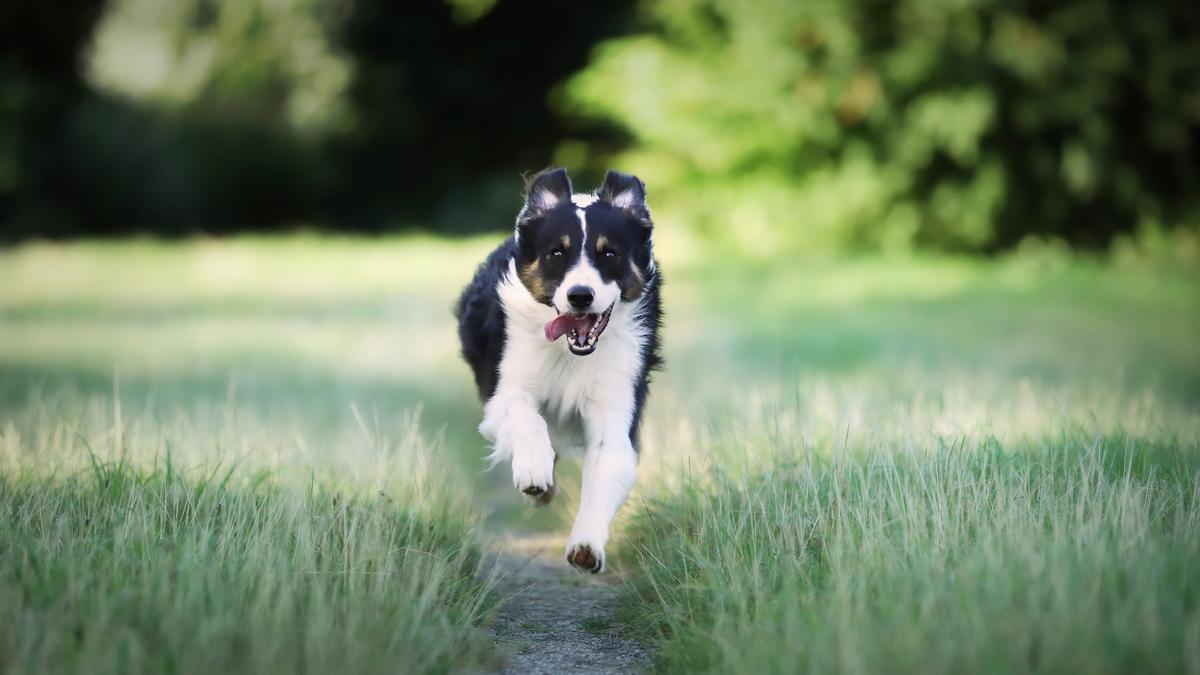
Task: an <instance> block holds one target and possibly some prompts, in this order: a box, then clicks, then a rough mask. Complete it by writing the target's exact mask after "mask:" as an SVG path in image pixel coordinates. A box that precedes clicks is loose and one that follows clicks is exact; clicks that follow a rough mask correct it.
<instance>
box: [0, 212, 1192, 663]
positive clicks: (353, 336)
mask: <svg viewBox="0 0 1200 675" xmlns="http://www.w3.org/2000/svg"><path fill="white" fill-rule="evenodd" d="M661 234H662V235H663V236H662V237H657V236H656V239H659V240H660V243H661V244H662V250H663V258H664V260H663V266H664V269H665V271H666V274H667V280H668V284H667V287H666V307H667V310H668V315H669V319H668V322H667V328H666V334H665V345H666V356H667V360H668V363H667V369H666V370H665V371H664V372H662V373H661V374H660V375H659V376H658V378H657V379H656V381H655V385H654V388H653V391H652V396H651V401H650V408H649V410H648V411H647V415H646V418H645V419H646V426H645V428H644V433H643V461H642V477H641V479H640V480H641V482H640V485H639V487H638V489H637V491H636V493H635V495H634V498H633V499H632V500H631V503H630V506H629V507H627V508H626V510H625V512H624V514H623V516H622V519H621V521H622V524H623V529H622V530H621V531H619V532H617V533H616V535H615V536H614V538H613V541H612V545H613V546H614V547H616V548H617V549H619V550H618V551H617V553H618V555H617V559H616V562H617V566H618V567H619V569H620V571H621V572H622V573H623V575H624V578H625V580H626V584H625V595H624V597H625V600H626V602H625V606H624V610H623V614H622V617H623V620H624V623H625V624H626V625H624V626H622V630H623V631H626V630H628V631H632V632H633V633H635V634H640V635H641V636H643V637H645V638H647V639H649V640H652V641H653V642H655V643H656V645H657V646H658V656H657V661H656V666H657V667H658V669H660V670H662V671H666V672H680V671H709V672H741V671H749V670H752V669H753V670H761V671H766V672H797V671H816V672H828V671H833V672H872V671H881V670H882V671H888V672H915V671H921V672H925V671H931V672H936V671H942V672H946V671H1012V670H1019V671H1038V672H1063V671H1070V672H1075V671H1083V672H1112V671H1128V670H1137V671H1146V672H1151V671H1171V672H1179V671H1192V672H1195V671H1197V669H1200V619H1198V611H1200V610H1198V609H1197V602H1198V589H1197V583H1196V582H1195V579H1197V578H1200V570H1198V569H1197V562H1196V561H1197V560H1200V556H1198V555H1197V553H1198V551H1197V542H1198V541H1200V527H1198V522H1197V521H1198V518H1200V516H1198V515H1197V514H1198V511H1200V506H1198V504H1197V497H1196V492H1197V485H1198V481H1200V477H1198V476H1200V471H1198V466H1197V462H1198V461H1200V460H1198V456H1200V441H1198V439H1200V350H1198V349H1196V341H1195V337H1194V336H1196V335H1200V290H1197V289H1200V283H1198V281H1200V279H1198V277H1197V274H1196V272H1195V270H1189V269H1177V268H1158V267H1155V266H1152V265H1148V264H1142V263H1137V262H1136V261H1133V262H1129V263H1126V264H1119V265H1118V264H1105V263H1099V262H1095V261H1089V260H1086V259H1069V258H1064V257H1061V256H1058V255H1022V256H1017V257H1011V258H1005V259H1000V260H994V261H979V260H966V259H895V260H893V259H864V260H855V259H844V260H827V261H820V260H816V261H775V262H757V263H751V262H747V261H741V262H732V261H729V260H723V259H720V258H706V257H705V256H704V254H703V253H702V252H703V250H704V249H703V247H696V246H691V247H688V246H685V245H680V244H681V242H674V241H672V235H671V233H670V232H669V231H667V230H666V229H665V228H664V231H663V232H662V233H661ZM493 243H494V242H491V241H486V240H473V241H463V242H454V243H451V242H442V241H436V240H429V239H383V240H352V239H346V240H341V239H320V238H311V237H290V238H284V239H236V240H231V241H193V242H187V243H179V244H163V243H155V242H149V241H131V242H120V243H88V242H84V243H77V244H71V245H30V246H25V247H22V248H19V249H15V250H10V251H5V252H0V289H3V292H0V516H2V519H0V667H3V668H6V669H7V670H10V671H14V672H32V671H38V672H71V671H75V672H79V671H87V672H139V671H142V672H148V671H154V672H158V671H172V670H174V671H179V672H195V671H217V670H220V671H225V670H229V671H235V672H236V671H241V672H249V671H261V670H267V671H278V670H300V669H309V668H311V669H313V670H331V669H339V670H343V671H345V672H347V673H353V672H379V671H387V670H404V671H412V672H445V671H457V670H464V669H466V670H470V669H473V668H479V667H482V666H483V665H485V664H486V663H488V661H489V659H490V658H491V656H490V651H491V647H490V638H489V637H488V636H487V634H486V628H487V624H488V618H487V617H488V616H489V610H490V606H491V605H490V603H491V602H492V599H491V594H489V593H488V588H489V581H488V580H487V570H486V569H484V568H481V565H480V562H479V560H480V555H479V549H480V546H481V545H482V542H481V541H480V537H479V532H480V530H484V531H488V530H494V529H497V528H500V529H506V528H517V529H538V530H540V531H564V530H565V527H566V526H565V523H566V522H568V521H569V519H570V517H571V516H572V515H573V514H572V509H573V507H574V502H575V501H576V499H575V497H576V496H577V488H576V487H574V486H573V485H572V483H573V477H572V475H571V470H572V467H571V464H570V463H560V467H561V468H562V469H564V474H565V478H564V486H563V490H562V493H561V497H562V498H560V499H559V500H556V503H555V505H554V506H552V507H550V508H549V509H541V510H536V511H534V510H529V509H526V508H525V507H524V506H523V504H522V502H521V501H520V500H519V499H517V498H516V496H515V495H514V494H513V493H512V492H513V491H512V488H511V483H510V481H509V480H508V477H507V476H505V475H504V471H502V470H497V471H493V472H489V473H484V472H483V471H482V469H483V464H482V462H481V457H482V456H483V454H484V452H483V442H482V440H481V439H480V438H479V436H478V434H477V433H476V432H475V430H474V427H475V425H476V424H477V422H478V418H479V405H478V402H477V401H476V400H475V398H474V393H473V391H472V386H471V382H470V379H469V374H468V371H467V369H466V368H465V366H463V364H461V363H460V362H459V360H458V357H457V353H456V352H457V347H456V342H455V337H454V325H453V321H452V319H451V316H450V309H449V308H450V305H451V303H452V301H453V299H454V296H455V294H456V293H457V291H458V288H459V287H460V286H461V284H462V283H463V282H464V281H465V280H466V279H467V278H468V277H469V275H470V273H471V270H472V269H473V267H474V265H475V264H476V263H477V262H478V261H479V260H480V259H481V258H482V256H483V255H484V254H485V253H486V251H487V250H488V248H489V247H490V246H491V245H492V244H493ZM682 243H686V242H682ZM584 625H585V626H586V627H588V629H589V630H592V629H595V630H599V629H600V628H601V626H600V624H599V623H594V622H585V624H584Z"/></svg>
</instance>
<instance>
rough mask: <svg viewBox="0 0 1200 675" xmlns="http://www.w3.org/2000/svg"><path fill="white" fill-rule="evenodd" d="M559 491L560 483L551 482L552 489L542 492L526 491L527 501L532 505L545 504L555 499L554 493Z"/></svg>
mask: <svg viewBox="0 0 1200 675" xmlns="http://www.w3.org/2000/svg"><path fill="white" fill-rule="evenodd" d="M557 492H558V485H557V484H555V483H551V484H550V489H548V490H544V491H542V492H540V493H531V492H525V502H526V503H527V504H529V505H531V506H545V505H547V504H549V503H550V502H552V501H554V495H555V494H556V493H557Z"/></svg>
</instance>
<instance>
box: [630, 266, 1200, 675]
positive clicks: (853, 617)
mask: <svg viewBox="0 0 1200 675" xmlns="http://www.w3.org/2000/svg"><path fill="white" fill-rule="evenodd" d="M1035 262H1036V261H1034V262H1031V261H1028V260H1021V259H1012V260H1007V261H1000V262H996V263H992V264H989V265H966V264H958V263H954V262H946V261H943V262H940V263H939V262H934V263H930V264H927V265H915V266H900V267H899V269H894V270H891V271H890V272H889V270H888V269H887V265H886V264H881V263H878V262H876V263H872V264H869V265H862V266H859V267H858V268H857V269H855V266H854V265H853V264H850V265H846V266H845V267H843V268H842V276H841V277H840V278H839V277H838V276H837V273H836V271H834V270H830V271H829V272H830V275H831V277H830V279H828V280H825V279H822V278H821V276H820V273H814V272H813V271H810V270H803V269H797V268H786V269H766V270H760V273H761V274H762V278H767V279H771V280H772V283H770V284H769V285H767V286H766V287H765V290H764V292H763V293H761V294H759V295H756V296H753V297H752V296H750V295H742V294H738V293H737V292H736V290H735V291H732V292H730V298H729V300H728V302H729V304H728V305H725V306H721V307H720V312H721V314H720V316H721V317H722V319H721V321H720V323H719V325H718V326H716V327H714V330H715V331H724V333H725V334H724V335H722V336H721V337H720V339H719V342H717V343H716V344H714V343H712V342H707V341H705V342H699V343H697V345H696V346H695V349H697V350H700V351H702V352H704V353H705V354H706V356H704V357H698V358H697V360H696V361H691V362H689V363H693V362H694V363H701V362H702V363H704V364H705V367H704V368H688V366H687V364H685V365H684V368H685V369H687V370H688V372H687V373H685V374H683V375H681V376H680V377H681V378H683V379H686V380H687V382H688V384H687V387H688V389H689V390H692V391H696V392H703V393H698V394H695V395H694V396H692V397H691V398H690V400H688V399H684V400H679V401H674V402H668V405H669V407H670V408H671V410H672V412H673V414H674V418H673V421H672V422H671V423H670V424H669V425H668V426H667V427H666V428H665V429H663V428H658V429H657V430H656V433H655V435H654V440H655V445H656V447H657V448H661V447H664V446H665V447H672V446H674V447H676V448H678V447H679V446H683V449H682V450H681V451H680V452H679V454H682V456H683V459H681V460H678V461H668V462H664V464H665V466H664V467H663V469H665V470H662V471H661V472H660V475H659V476H658V477H656V478H652V479H651V480H650V481H649V482H648V484H646V483H644V484H643V486H642V488H641V490H640V494H641V505H640V506H641V507H640V508H639V509H637V510H636V511H635V512H634V513H633V514H632V515H631V516H630V517H629V524H628V526H627V528H626V530H625V533H624V535H625V536H624V538H623V539H621V541H622V554H623V555H622V558H623V560H622V563H623V568H624V569H625V571H626V573H627V575H628V577H627V578H628V580H629V581H628V582H627V584H626V591H625V596H624V597H625V600H624V609H623V616H624V619H625V620H626V621H627V622H628V623H629V624H630V625H631V626H632V628H633V629H634V630H635V631H636V632H637V633H639V634H641V635H642V636H643V637H645V638H647V639H650V640H653V641H654V642H655V643H656V644H657V645H658V647H659V651H658V653H657V656H656V667H657V669H658V670H660V671H662V672H766V673H794V672H814V673H826V672H845V673H870V672H892V673H927V672H943V673H957V672H996V673H1001V672H1050V673H1065V672H1069V673H1079V672H1089V673H1104V672H1200V494H1198V493H1200V350H1197V349H1196V342H1195V336H1196V335H1198V334H1200V325H1198V322H1200V292H1198V291H1197V288H1200V286H1197V285H1195V281H1196V279H1195V277H1194V276H1191V275H1192V274H1194V273H1185V274H1183V275H1182V276H1176V275H1173V274H1171V273H1163V272H1161V271H1155V272H1150V271H1146V270H1137V269H1134V270H1130V269H1121V268H1116V267H1107V266H1099V265H1093V264H1090V263H1087V262H1086V261H1073V262H1062V263H1061V264H1055V265H1052V266H1049V267H1047V266H1044V265H1041V264H1035ZM939 267H940V268H941V269H940V270H939ZM847 269H848V270H849V271H848V272H847V271H846V270H847ZM787 278H790V279H791V281H788V282H786V283H784V282H781V279H787ZM712 283H713V285H710V286H705V287H704V288H706V289H711V288H713V287H714V286H715V287H716V288H719V289H721V291H728V289H729V285H727V284H726V283H721V282H712ZM822 284H825V287H824V288H822ZM795 289H803V290H802V291H797V290H795ZM709 297H711V296H709ZM712 316H713V313H712V312H710V313H708V314H707V315H705V314H700V315H699V318H697V317H696V315H689V318H688V319H687V320H699V321H706V320H708V319H711V317H712ZM729 317H736V318H735V319H733V320H732V321H731V320H730V319H729ZM739 320H740V324H739ZM730 324H733V325H735V326H739V328H738V329H737V330H729V328H728V326H729V325H730ZM718 354H720V356H718ZM694 358H696V357H694ZM701 359H702V360H701ZM676 365H678V360H677V361H676ZM714 373H715V374H714ZM732 373H737V375H736V376H734V375H732ZM721 382H736V383H738V384H737V385H733V386H729V385H728V384H725V385H722V384H720V383H721ZM742 383H745V384H744V386H740V385H742ZM696 405H702V406H703V407H702V410H703V411H704V414H703V415H702V416H700V415H695V414H692V415H689V414H688V413H687V412H686V411H687V409H688V408H689V407H694V406H696ZM660 419H661V418H660Z"/></svg>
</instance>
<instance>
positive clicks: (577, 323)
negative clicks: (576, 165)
mask: <svg viewBox="0 0 1200 675" xmlns="http://www.w3.org/2000/svg"><path fill="white" fill-rule="evenodd" d="M653 239H654V238H653V223H652V222H651V220H650V211H649V209H647V208H646V189H645V185H644V184H643V183H642V181H641V180H639V179H638V178H637V177H635V176H630V175H627V174H623V173H619V172H616V171H609V172H608V173H607V174H606V175H605V176H604V182H603V184H602V185H601V186H600V188H599V189H598V190H596V191H595V192H594V193H591V194H575V193H573V192H572V191H571V181H570V179H569V178H568V177H567V172H566V171H565V170H564V169H557V168H556V169H548V170H546V171H542V172H541V173H539V174H537V175H535V176H533V178H531V179H529V180H528V181H527V184H526V196H525V206H524V207H523V208H522V209H521V212H520V214H518V215H517V225H516V231H515V232H514V233H513V236H512V237H510V238H509V239H508V240H506V241H505V242H504V243H503V244H500V246H499V248H497V249H496V250H495V251H493V252H492V254H491V255H489V256H488V258H487V260H486V261H485V262H484V263H483V264H482V265H480V266H479V269H478V271H476V273H475V278H474V279H473V280H472V281H471V283H470V284H468V285H467V287H466V288H465V289H464V290H463V293H462V297H460V298H459V301H458V306H457V307H456V309H455V316H456V317H457V318H458V335H459V339H460V340H461V341H462V353H463V357H464V358H465V359H466V361H467V363H469V364H470V366H471V369H472V370H473V371H474V373H475V384H476V386H477V387H478V388H479V397H480V399H481V400H482V401H483V403H484V407H483V422H482V423H481V424H480V425H479V432H480V433H481V434H483V436H484V437H485V438H486V439H487V440H488V441H489V442H490V443H491V444H492V454H491V456H490V457H489V459H490V460H491V462H492V465H493V466H495V465H496V464H497V463H499V462H502V461H504V460H506V459H507V460H511V461H512V472H513V484H514V485H516V488H517V489H518V490H520V491H521V492H523V493H525V494H526V495H527V496H528V499H530V500H531V501H533V502H534V503H536V504H547V503H549V502H550V500H551V499H552V498H553V497H554V492H555V487H556V486H555V481H554V464H555V462H557V461H558V455H559V454H565V453H568V452H572V453H575V454H582V455H583V490H582V494H581V495H580V500H579V511H578V513H576V515H575V523H574V525H573V526H572V527H571V535H570V537H569V538H568V540H567V548H566V559H567V562H568V563H570V564H571V565H573V566H575V567H576V568H579V569H582V570H587V571H590V572H592V573H597V572H600V571H602V570H603V569H604V545H605V544H606V543H607V542H608V529H609V525H610V523H611V522H612V519H613V517H614V516H615V515H616V513H617V509H619V508H620V507H621V505H622V504H623V503H624V502H625V499H626V498H627V497H628V496H629V492H630V490H631V489H632V488H633V483H634V481H635V480H636V478H637V464H638V424H639V422H640V421H641V416H642V407H643V406H644V405H645V403H646V392H647V387H648V385H649V379H648V377H649V374H650V371H651V370H653V369H654V368H655V367H657V366H658V365H659V363H660V358H659V354H658V331H659V325H660V322H661V310H660V308H659V288H660V286H661V285H662V280H661V276H660V274H659V270H658V265H657V263H656V262H655V260H654V254H653V250H652V247H653Z"/></svg>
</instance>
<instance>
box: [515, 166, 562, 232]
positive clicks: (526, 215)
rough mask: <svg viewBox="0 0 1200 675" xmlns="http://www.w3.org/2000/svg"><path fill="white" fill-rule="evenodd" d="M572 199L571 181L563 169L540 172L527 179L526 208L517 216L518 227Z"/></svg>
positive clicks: (557, 168)
mask: <svg viewBox="0 0 1200 675" xmlns="http://www.w3.org/2000/svg"><path fill="white" fill-rule="evenodd" d="M569 199H571V179H570V178H568V177H567V170H566V169H563V168H559V167H556V168H553V169H546V170H544V171H539V172H538V173H536V174H534V175H533V176H531V177H529V178H526V179H525V207H524V208H523V209H521V213H520V215H518V216H517V227H518V228H520V227H521V226H522V225H524V224H526V223H529V222H530V221H532V220H534V219H536V218H538V217H540V216H542V215H543V214H545V213H546V212H547V211H549V210H550V209H552V208H554V207H555V206H558V205H559V204H561V203H562V202H564V201H567V200H569Z"/></svg>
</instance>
